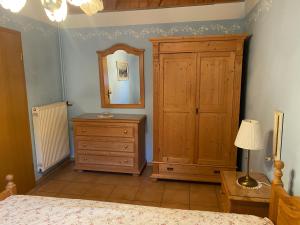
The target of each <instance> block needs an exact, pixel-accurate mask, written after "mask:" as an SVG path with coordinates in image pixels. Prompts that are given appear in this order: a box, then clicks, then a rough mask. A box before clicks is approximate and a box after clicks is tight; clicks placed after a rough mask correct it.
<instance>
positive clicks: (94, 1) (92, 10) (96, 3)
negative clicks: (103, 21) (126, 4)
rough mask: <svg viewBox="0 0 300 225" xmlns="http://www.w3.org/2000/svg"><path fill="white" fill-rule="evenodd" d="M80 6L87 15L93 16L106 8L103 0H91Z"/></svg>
mask: <svg viewBox="0 0 300 225" xmlns="http://www.w3.org/2000/svg"><path fill="white" fill-rule="evenodd" d="M80 8H81V9H82V11H83V12H84V13H85V14H86V15H88V16H92V15H94V14H96V13H97V12H99V11H102V10H103V9H104V5H103V0H89V1H88V2H87V3H85V4H82V5H81V6H80Z"/></svg>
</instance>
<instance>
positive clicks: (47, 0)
mask: <svg viewBox="0 0 300 225" xmlns="http://www.w3.org/2000/svg"><path fill="white" fill-rule="evenodd" d="M41 2H42V5H43V7H44V9H47V10H49V11H50V12H54V11H55V10H58V9H59V8H60V7H61V5H62V0H41Z"/></svg>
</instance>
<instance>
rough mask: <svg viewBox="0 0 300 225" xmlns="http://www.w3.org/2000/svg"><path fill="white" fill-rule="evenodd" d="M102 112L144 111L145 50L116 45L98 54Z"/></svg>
mask: <svg viewBox="0 0 300 225" xmlns="http://www.w3.org/2000/svg"><path fill="white" fill-rule="evenodd" d="M97 54H98V60H99V75H100V77H99V78H100V92H101V93H100V94H101V105H102V107H103V108H144V107H145V96H144V95H145V94H144V49H137V48H133V47H130V46H128V45H125V44H117V45H114V46H112V47H111V48H109V49H106V50H104V51H98V52H97Z"/></svg>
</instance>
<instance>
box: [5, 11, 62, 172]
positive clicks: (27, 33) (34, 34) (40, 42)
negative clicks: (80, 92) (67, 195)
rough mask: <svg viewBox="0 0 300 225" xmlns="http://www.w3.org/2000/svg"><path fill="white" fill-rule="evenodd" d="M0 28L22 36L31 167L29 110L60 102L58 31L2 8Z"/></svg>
mask: <svg viewBox="0 0 300 225" xmlns="http://www.w3.org/2000/svg"><path fill="white" fill-rule="evenodd" d="M0 26H2V27H6V28H9V29H13V30H17V31H20V32H21V34H22V46H23V58H24V67H25V78H26V86H27V99H28V108H29V118H30V126H31V137H32V146H33V156H34V159H33V162H34V164H35V163H36V160H35V159H36V157H35V150H34V139H33V126H32V116H31V108H32V107H33V106H37V105H43V104H49V103H52V102H57V101H61V100H62V87H61V74H60V59H59V52H60V51H59V43H58V29H57V28H56V27H53V26H50V25H48V24H45V23H42V22H38V21H36V20H33V19H30V18H27V17H24V16H20V15H18V14H12V13H10V12H8V11H6V10H4V9H2V8H0ZM35 170H36V165H35ZM36 176H37V173H36Z"/></svg>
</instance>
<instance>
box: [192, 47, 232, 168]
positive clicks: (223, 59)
mask: <svg viewBox="0 0 300 225" xmlns="http://www.w3.org/2000/svg"><path fill="white" fill-rule="evenodd" d="M234 63H235V53H232V52H225V53H221V52H220V53H206V54H204V53H201V54H199V57H198V67H199V68H198V70H199V71H200V73H199V83H198V90H199V97H198V98H197V105H198V106H199V114H198V117H197V123H198V129H197V136H198V144H197V148H198V151H197V153H198V163H199V164H202V165H214V166H217V165H220V166H230V165H231V164H232V163H231V162H232V161H233V159H231V158H232V157H233V155H234V154H232V151H234V149H233V143H232V112H233V109H232V106H233V94H234V90H233V89H234Z"/></svg>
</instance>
